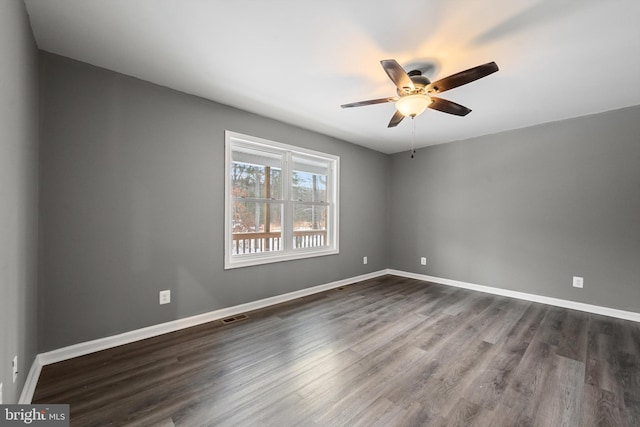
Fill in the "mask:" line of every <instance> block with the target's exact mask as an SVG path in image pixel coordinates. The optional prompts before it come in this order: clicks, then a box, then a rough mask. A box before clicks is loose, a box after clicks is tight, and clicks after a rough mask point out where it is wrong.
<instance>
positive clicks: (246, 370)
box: [33, 276, 640, 427]
mask: <svg viewBox="0 0 640 427" xmlns="http://www.w3.org/2000/svg"><path fill="white" fill-rule="evenodd" d="M248 315H249V318H248V319H246V320H242V321H238V322H235V323H232V324H229V325H223V324H222V323H221V322H211V323H208V324H205V325H201V326H197V327H193V328H190V329H186V330H183V331H179V332H174V333H171V334H166V335H163V336H159V337H155V338H151V339H148V340H144V341H140V342H136V343H133V344H128V345H125V346H121V347H118V348H114V349H110V350H105V351H101V352H99V353H94V354H91V355H87V356H84V357H79V358H76V359H73V360H68V361H64V362H60V363H57V364H53V365H49V366H45V367H44V369H43V370H42V374H41V376H40V380H39V382H38V386H37V388H36V392H35V395H34V400H33V402H34V403H68V404H70V405H71V425H73V426H103V425H141V426H174V425H175V426H254V425H256V426H341V425H348V426H373V425H380V426H394V425H398V426H412V425H415V426H426V425H433V426H470V425H479V426H581V427H583V426H639V425H640V324H637V323H634V322H628V321H623V320H618V319H613V318H608V317H603V316H598V315H592V314H588V313H583V312H579V311H573V310H567V309H562V308H557V307H552V306H546V305H542V304H536V303H530V302H526V301H520V300H516V299H510V298H505V297H499V296H493V295H488V294H483V293H478V292H473V291H467V290H463V289H457V288H453V287H447V286H443V285H438V284H433V283H426V282H421V281H418V280H412V279H405V278H399V277H395V276H384V277H380V278H378V279H374V280H369V281H366V282H361V283H358V284H354V285H350V286H346V287H344V288H342V289H334V290H332V291H328V292H325V293H322V294H316V295H312V296H309V297H305V298H301V299H298V300H295V301H291V302H288V303H285V304H281V305H278V306H274V307H270V308H268V309H264V310H258V311H254V312H250V313H248Z"/></svg>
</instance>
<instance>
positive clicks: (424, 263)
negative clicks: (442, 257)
mask: <svg viewBox="0 0 640 427" xmlns="http://www.w3.org/2000/svg"><path fill="white" fill-rule="evenodd" d="M420 264H421V265H427V257H420Z"/></svg>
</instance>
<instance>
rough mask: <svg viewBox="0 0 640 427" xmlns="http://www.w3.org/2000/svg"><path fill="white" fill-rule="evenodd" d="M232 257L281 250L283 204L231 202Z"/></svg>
mask: <svg viewBox="0 0 640 427" xmlns="http://www.w3.org/2000/svg"><path fill="white" fill-rule="evenodd" d="M231 225H232V229H233V231H232V233H231V234H232V237H233V246H232V252H233V255H242V254H248V253H260V252H273V251H281V250H282V249H283V245H282V205H281V204H280V203H269V202H245V201H234V202H233V219H232V224H231Z"/></svg>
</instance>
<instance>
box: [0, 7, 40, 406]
mask: <svg viewBox="0 0 640 427" xmlns="http://www.w3.org/2000/svg"><path fill="white" fill-rule="evenodd" d="M0 62H1V63H2V66H0V382H2V383H4V387H3V400H4V402H3V403H15V402H17V401H18V398H19V394H20V392H21V390H22V386H23V384H24V381H25V379H26V376H27V372H28V371H29V367H30V366H31V364H32V362H33V360H34V357H35V355H36V345H37V338H36V334H37V320H36V319H37V309H36V306H37V298H36V293H37V270H36V268H37V262H36V260H37V238H38V234H37V230H38V221H37V220H38V218H37V209H38V207H37V201H38V197H37V194H38V187H37V185H38V54H37V49H36V46H35V42H34V40H33V36H32V34H31V27H30V25H29V22H28V18H27V13H26V10H25V7H24V3H23V2H22V1H21V0H2V1H0ZM15 355H17V356H18V368H19V371H20V372H19V374H18V380H17V381H16V383H15V384H14V383H13V382H12V374H11V360H12V358H13V356H15Z"/></svg>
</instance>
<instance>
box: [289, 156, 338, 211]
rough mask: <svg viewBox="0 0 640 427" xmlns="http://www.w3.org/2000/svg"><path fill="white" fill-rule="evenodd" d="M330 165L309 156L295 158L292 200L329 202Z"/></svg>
mask: <svg viewBox="0 0 640 427" xmlns="http://www.w3.org/2000/svg"><path fill="white" fill-rule="evenodd" d="M328 174H329V163H328V162H327V161H326V160H323V159H317V158H314V157H308V156H300V155H294V156H293V173H292V177H291V185H292V192H293V194H292V195H291V199H292V200H295V201H303V202H326V201H327V175H328Z"/></svg>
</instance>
